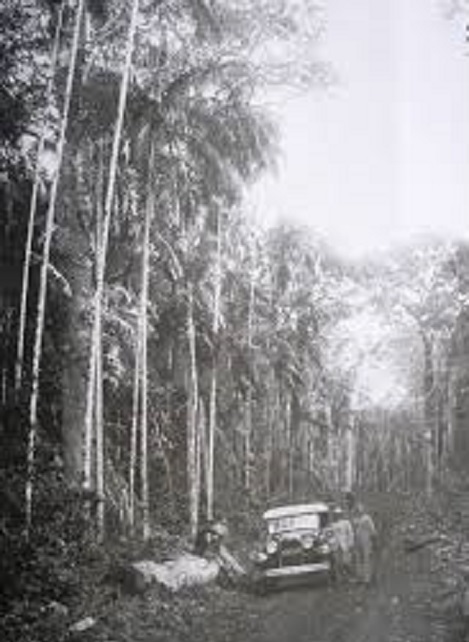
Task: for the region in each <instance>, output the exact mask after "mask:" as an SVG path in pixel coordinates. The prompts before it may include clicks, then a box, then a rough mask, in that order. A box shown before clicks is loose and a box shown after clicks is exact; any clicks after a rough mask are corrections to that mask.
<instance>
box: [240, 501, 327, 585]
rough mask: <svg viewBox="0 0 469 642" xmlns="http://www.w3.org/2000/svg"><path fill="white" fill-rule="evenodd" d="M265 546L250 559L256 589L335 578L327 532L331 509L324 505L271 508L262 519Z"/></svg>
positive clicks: (312, 504) (321, 503)
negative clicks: (320, 577)
mask: <svg viewBox="0 0 469 642" xmlns="http://www.w3.org/2000/svg"><path fill="white" fill-rule="evenodd" d="M263 520H264V523H265V531H266V533H265V542H264V544H263V547H262V550H259V551H257V552H256V553H255V554H254V555H253V557H252V559H253V561H254V565H255V577H256V584H257V585H258V587H259V588H260V587H262V588H263V589H265V588H267V587H270V586H272V585H275V584H276V583H277V582H278V581H280V580H282V579H285V578H290V579H296V578H308V577H311V576H312V575H317V574H319V573H322V574H323V575H326V576H327V577H330V578H332V577H333V576H334V571H335V569H334V555H333V546H332V541H331V538H332V537H333V535H332V532H331V530H330V528H329V520H330V507H329V506H328V505H327V504H325V503H323V502H315V503H311V504H296V505H291V506H281V507H278V508H271V509H270V510H268V511H266V512H265V513H264V515H263Z"/></svg>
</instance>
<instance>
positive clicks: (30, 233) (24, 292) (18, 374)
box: [15, 4, 64, 393]
mask: <svg viewBox="0 0 469 642" xmlns="http://www.w3.org/2000/svg"><path fill="white" fill-rule="evenodd" d="M63 10H64V6H63V4H61V5H60V8H59V15H58V19H57V26H56V29H55V36H54V44H53V46H52V55H51V63H50V71H49V73H50V76H49V80H48V81H47V89H46V109H48V108H49V103H50V102H51V99H52V91H53V88H54V79H55V71H56V68H57V59H58V56H59V48H60V33H61V31H62V22H63ZM48 125H49V122H48V119H47V118H45V119H44V123H43V125H42V130H41V137H40V139H39V145H38V148H37V154H36V167H35V169H34V183H33V190H32V193H31V201H30V204H29V217H28V229H27V234H26V246H25V250H24V260H23V276H22V284H21V303H20V316H19V325H18V343H17V354H16V368H15V390H16V393H18V391H19V390H20V388H21V380H22V376H23V360H24V343H25V334H26V316H27V306H28V295H29V271H30V267H31V255H32V248H33V237H34V225H35V222H36V209H37V196H38V192H39V185H40V163H41V157H42V155H43V153H44V147H45V140H46V131H47V126H48Z"/></svg>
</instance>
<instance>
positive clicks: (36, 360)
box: [26, 0, 85, 532]
mask: <svg viewBox="0 0 469 642" xmlns="http://www.w3.org/2000/svg"><path fill="white" fill-rule="evenodd" d="M84 10H85V0H79V1H78V6H77V9H76V14H75V26H74V32H73V42H72V49H71V52H70V63H69V68H68V74H67V83H66V87H65V97H64V105H63V112H62V118H61V125H60V134H59V141H58V146H57V169H56V173H55V176H54V179H53V181H52V187H51V192H50V196H49V206H48V209H47V216H46V229H45V234H44V247H43V251H42V262H41V274H40V283H39V294H38V303H37V317H36V332H35V341H34V353H33V366H32V373H31V398H30V404H29V435H28V452H27V473H26V474H27V479H26V530H27V532H29V529H30V526H31V517H32V494H33V476H34V463H35V452H36V438H37V408H38V399H39V374H40V365H41V356H42V342H43V335H44V320H45V312H46V299H47V274H48V271H49V260H50V249H51V243H52V234H53V231H54V221H55V207H56V203H57V194H58V189H59V181H60V170H61V166H62V158H63V152H64V148H65V140H66V133H67V127H68V117H69V111H70V104H71V99H72V90H73V80H74V77H75V67H76V62H77V55H78V48H79V44H80V33H81V26H82V22H83V14H84Z"/></svg>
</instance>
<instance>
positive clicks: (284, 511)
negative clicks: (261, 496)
mask: <svg viewBox="0 0 469 642" xmlns="http://www.w3.org/2000/svg"><path fill="white" fill-rule="evenodd" d="M328 511H329V506H328V505H327V504H325V503H324V502H312V503H311V504H292V505H290V506H278V507H277V508H270V509H269V510H267V511H266V512H265V513H264V515H263V518H264V519H265V520H269V519H278V518H280V517H290V516H292V515H307V514H311V513H327V512H328Z"/></svg>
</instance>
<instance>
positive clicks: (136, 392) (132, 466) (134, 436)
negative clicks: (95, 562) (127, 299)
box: [129, 328, 142, 536]
mask: <svg viewBox="0 0 469 642" xmlns="http://www.w3.org/2000/svg"><path fill="white" fill-rule="evenodd" d="M141 341H142V340H141V332H140V328H138V330H137V341H136V346H135V371H134V385H133V398H132V427H131V432H130V457H129V493H130V498H129V522H130V532H131V535H132V536H133V535H134V534H135V474H136V467H137V441H138V420H139V416H140V368H141V366H140V362H141Z"/></svg>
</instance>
